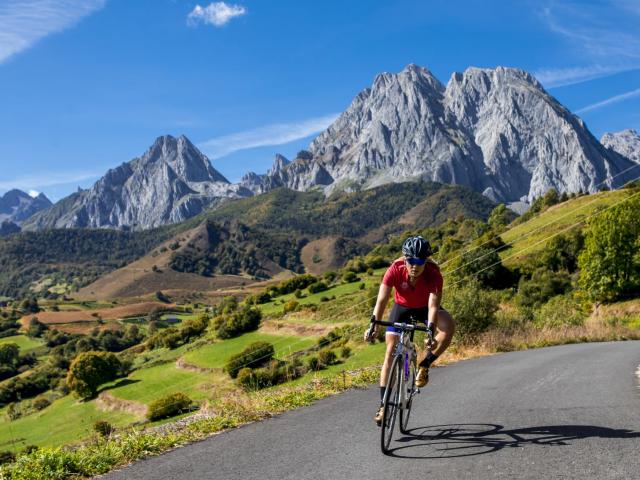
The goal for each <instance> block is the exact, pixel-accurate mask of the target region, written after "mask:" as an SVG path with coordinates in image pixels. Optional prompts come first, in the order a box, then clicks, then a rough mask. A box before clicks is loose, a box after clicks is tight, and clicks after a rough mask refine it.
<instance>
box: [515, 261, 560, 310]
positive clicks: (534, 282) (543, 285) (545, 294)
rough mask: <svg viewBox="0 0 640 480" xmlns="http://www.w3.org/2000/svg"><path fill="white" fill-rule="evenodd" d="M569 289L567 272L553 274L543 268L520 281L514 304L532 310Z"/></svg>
mask: <svg viewBox="0 0 640 480" xmlns="http://www.w3.org/2000/svg"><path fill="white" fill-rule="evenodd" d="M570 288H571V277H570V276H569V274H568V272H566V271H560V272H553V271H551V270H548V269H546V268H544V267H543V268H539V269H537V270H536V271H535V272H533V274H532V276H531V278H530V279H529V280H527V279H526V278H524V277H522V278H521V279H520V282H519V284H518V294H517V295H516V303H517V304H518V305H519V306H520V307H524V308H525V309H534V308H536V307H539V306H541V305H542V304H544V303H545V302H546V301H547V300H549V299H550V298H551V297H554V296H556V295H560V294H563V293H565V292H567V291H568V290H569V289H570Z"/></svg>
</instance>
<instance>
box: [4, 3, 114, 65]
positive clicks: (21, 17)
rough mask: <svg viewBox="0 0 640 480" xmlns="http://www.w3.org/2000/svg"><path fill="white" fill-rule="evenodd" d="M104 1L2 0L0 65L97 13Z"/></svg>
mask: <svg viewBox="0 0 640 480" xmlns="http://www.w3.org/2000/svg"><path fill="white" fill-rule="evenodd" d="M105 4H106V0H2V2H0V64H1V63H3V62H5V61H7V60H8V59H9V58H11V57H12V56H14V55H16V54H18V53H20V52H22V51H24V50H27V49H28V48H31V47H32V46H33V45H35V44H36V42H38V41H39V40H40V39H42V38H44V37H46V36H48V35H51V34H54V33H58V32H61V31H63V30H65V29H67V28H69V27H71V26H73V25H75V24H76V23H77V22H79V21H80V20H81V19H82V18H84V17H86V16H87V15H90V14H92V13H93V12H95V11H96V10H99V9H101V8H102V7H104V5H105Z"/></svg>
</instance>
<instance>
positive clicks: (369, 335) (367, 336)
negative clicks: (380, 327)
mask: <svg viewBox="0 0 640 480" xmlns="http://www.w3.org/2000/svg"><path fill="white" fill-rule="evenodd" d="M377 333H378V331H377V329H376V328H375V326H374V327H373V330H372V329H370V328H367V329H366V330H365V331H364V341H365V342H369V343H373V341H374V340H375V339H376V337H377Z"/></svg>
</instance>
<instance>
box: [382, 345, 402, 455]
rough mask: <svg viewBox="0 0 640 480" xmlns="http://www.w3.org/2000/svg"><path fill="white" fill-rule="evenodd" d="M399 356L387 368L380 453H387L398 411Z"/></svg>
mask: <svg viewBox="0 0 640 480" xmlns="http://www.w3.org/2000/svg"><path fill="white" fill-rule="evenodd" d="M400 360H401V359H400V357H396V358H395V359H394V361H393V363H392V364H391V368H390V369H389V378H387V386H386V389H385V393H384V414H383V418H382V425H381V428H380V446H381V448H382V453H384V454H387V453H389V445H390V444H391V439H392V438H393V429H394V427H395V424H396V414H397V413H398V407H399V406H400V405H399V400H400V398H399V397H400V383H401V381H402V379H401V377H400V376H401V375H402V363H401V362H400Z"/></svg>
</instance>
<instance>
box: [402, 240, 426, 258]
mask: <svg viewBox="0 0 640 480" xmlns="http://www.w3.org/2000/svg"><path fill="white" fill-rule="evenodd" d="M431 253H432V252H431V245H429V242H427V241H426V240H425V239H424V238H422V237H421V236H417V237H409V238H407V239H406V240H405V241H404V243H403V244H402V254H403V255H404V256H405V257H413V258H421V259H422V260H424V259H426V258H427V257H428V256H430V255H431Z"/></svg>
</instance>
